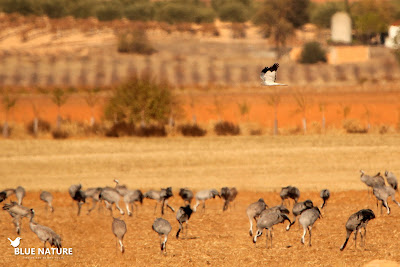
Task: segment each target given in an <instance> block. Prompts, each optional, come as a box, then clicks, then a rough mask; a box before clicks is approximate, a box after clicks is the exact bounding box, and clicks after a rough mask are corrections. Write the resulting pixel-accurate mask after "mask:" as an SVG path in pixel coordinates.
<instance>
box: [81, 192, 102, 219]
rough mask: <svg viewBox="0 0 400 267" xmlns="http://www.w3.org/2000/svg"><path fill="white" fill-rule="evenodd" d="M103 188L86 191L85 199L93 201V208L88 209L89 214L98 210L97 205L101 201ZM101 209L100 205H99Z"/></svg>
mask: <svg viewBox="0 0 400 267" xmlns="http://www.w3.org/2000/svg"><path fill="white" fill-rule="evenodd" d="M102 189H103V188H101V187H90V188H88V189H86V190H85V197H86V198H91V199H92V207H91V208H90V209H88V211H87V214H89V213H90V212H91V211H92V210H94V209H95V208H96V205H97V203H98V202H99V201H101V200H100V198H99V197H100V193H101V190H102ZM99 208H100V205H99Z"/></svg>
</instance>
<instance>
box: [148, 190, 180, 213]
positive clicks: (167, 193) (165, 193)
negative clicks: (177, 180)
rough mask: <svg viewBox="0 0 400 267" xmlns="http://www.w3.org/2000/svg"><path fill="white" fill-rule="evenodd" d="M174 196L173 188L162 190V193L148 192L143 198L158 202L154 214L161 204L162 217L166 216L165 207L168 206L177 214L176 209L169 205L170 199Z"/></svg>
mask: <svg viewBox="0 0 400 267" xmlns="http://www.w3.org/2000/svg"><path fill="white" fill-rule="evenodd" d="M173 195H174V194H173V193H172V187H167V188H161V191H156V190H150V191H147V192H146V193H145V194H144V195H143V197H144V198H149V199H154V200H156V201H157V202H156V206H155V207H154V213H156V210H157V204H158V203H160V202H161V215H164V206H165V205H166V206H167V207H168V208H170V209H171V211H172V212H175V209H174V208H173V207H171V206H170V205H169V204H168V199H169V198H170V197H172V196H173Z"/></svg>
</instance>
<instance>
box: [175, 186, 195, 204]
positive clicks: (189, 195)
mask: <svg viewBox="0 0 400 267" xmlns="http://www.w3.org/2000/svg"><path fill="white" fill-rule="evenodd" d="M179 196H180V197H181V198H182V199H183V203H184V204H191V203H192V199H193V196H194V195H193V191H192V190H190V189H188V188H181V189H180V190H179Z"/></svg>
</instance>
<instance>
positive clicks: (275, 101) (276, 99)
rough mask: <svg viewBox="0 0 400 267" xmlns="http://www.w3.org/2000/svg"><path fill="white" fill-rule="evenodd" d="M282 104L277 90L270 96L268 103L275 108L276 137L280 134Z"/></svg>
mask: <svg viewBox="0 0 400 267" xmlns="http://www.w3.org/2000/svg"><path fill="white" fill-rule="evenodd" d="M280 102H281V94H280V92H279V91H278V90H275V91H274V92H273V93H272V94H270V95H269V96H268V99H267V103H268V105H269V106H272V107H273V108H274V128H273V133H274V135H277V134H278V106H279V103H280Z"/></svg>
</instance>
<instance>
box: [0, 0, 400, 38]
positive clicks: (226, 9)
mask: <svg viewBox="0 0 400 267" xmlns="http://www.w3.org/2000/svg"><path fill="white" fill-rule="evenodd" d="M279 1H281V0H274V1H271V0H270V1H269V2H277V3H272V4H273V5H279ZM210 2H211V5H210V6H207V5H206V4H205V1H202V0H169V1H150V0H0V10H1V11H3V12H6V13H14V12H16V13H20V14H23V15H38V16H41V15H47V16H48V17H50V18H61V17H66V16H73V17H75V18H88V17H97V18H98V19H99V20H102V21H110V20H115V19H121V18H127V19H129V20H140V21H149V20H158V21H165V22H168V23H177V22H194V23H204V22H212V21H213V20H214V19H215V18H216V17H218V18H220V19H221V20H222V21H230V22H245V21H249V20H251V19H252V18H253V15H254V14H255V13H256V11H257V10H258V9H259V8H260V5H262V4H263V3H262V1H255V0H211V1H210ZM346 3H347V4H346ZM286 5H289V6H290V7H289V6H288V7H287V8H290V11H289V13H293V15H291V16H293V17H294V20H295V21H293V23H294V24H293V25H294V26H295V27H298V26H301V25H303V24H304V23H307V22H311V23H314V24H316V25H318V26H320V27H323V28H329V27H330V18H331V16H332V15H333V14H334V13H336V12H337V11H346V10H350V11H351V12H350V13H351V14H352V16H353V21H354V22H355V24H363V23H364V22H366V23H370V24H371V20H373V22H376V23H373V25H374V27H380V24H382V23H381V22H384V23H387V22H388V21H389V20H393V21H394V20H396V19H399V18H400V3H399V1H398V0H391V1H383V2H382V1H378V2H376V1H354V2H353V1H352V2H351V3H348V2H347V1H335V2H330V1H328V2H327V3H323V4H316V3H313V2H311V1H310V0H295V1H292V2H291V1H287V2H286ZM287 12H288V11H286V13H287ZM299 20H301V21H299ZM297 22H299V23H297ZM355 26H357V25H355ZM376 30H378V28H376ZM375 32H380V31H375Z"/></svg>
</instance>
